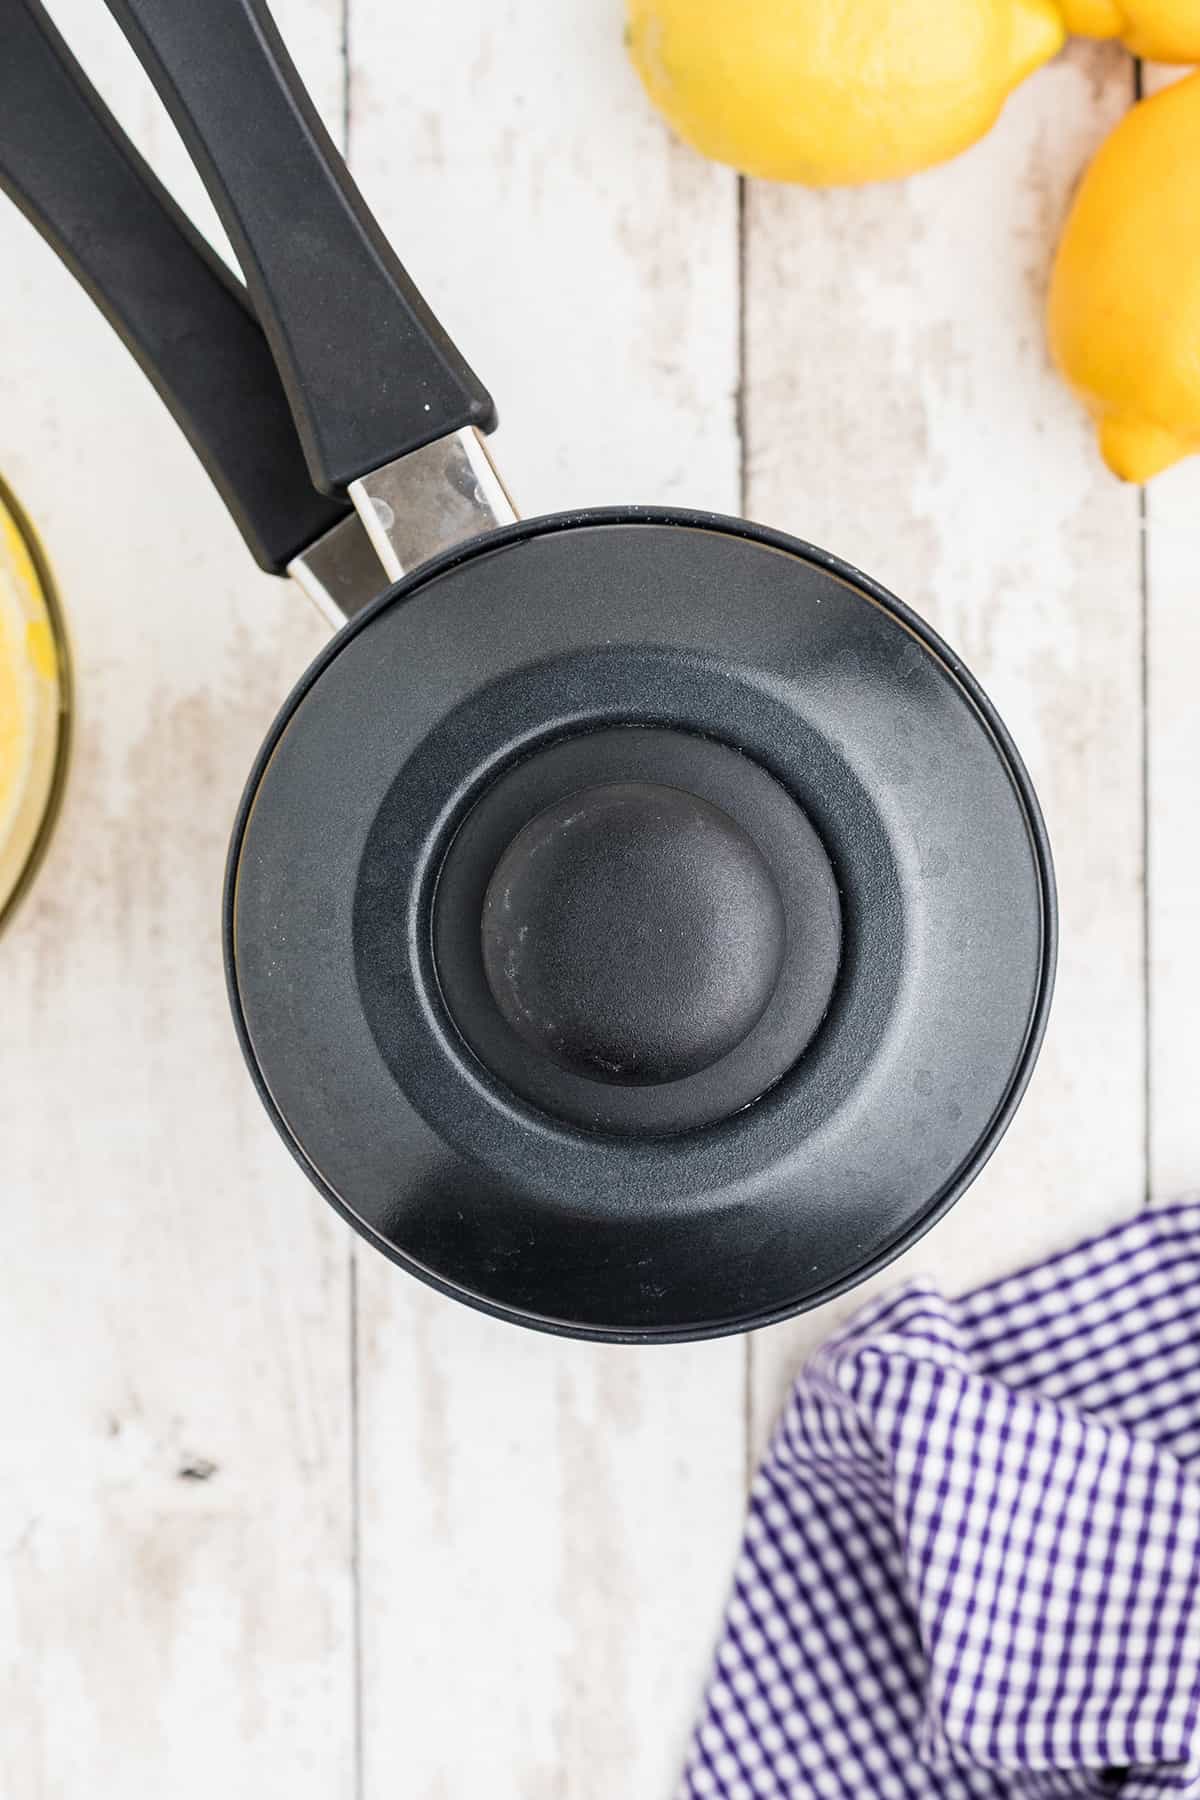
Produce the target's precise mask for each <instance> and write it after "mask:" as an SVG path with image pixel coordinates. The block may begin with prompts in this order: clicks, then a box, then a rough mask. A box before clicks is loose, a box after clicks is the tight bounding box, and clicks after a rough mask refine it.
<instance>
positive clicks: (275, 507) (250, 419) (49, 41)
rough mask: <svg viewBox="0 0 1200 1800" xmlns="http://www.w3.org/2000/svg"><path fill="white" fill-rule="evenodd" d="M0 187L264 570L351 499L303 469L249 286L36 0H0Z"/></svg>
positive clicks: (308, 539)
mask: <svg viewBox="0 0 1200 1800" xmlns="http://www.w3.org/2000/svg"><path fill="white" fill-rule="evenodd" d="M0 189H3V190H4V191H6V192H7V193H8V194H9V195H11V197H12V198H13V199H14V200H15V201H16V203H17V205H18V206H19V207H20V208H21V210H22V211H23V212H24V213H25V214H26V216H27V217H28V218H29V219H30V220H31V221H32V223H33V224H34V225H35V226H36V227H37V229H38V230H39V231H40V232H41V234H42V236H43V237H44V238H45V239H46V240H47V241H48V242H49V243H50V245H51V246H52V247H53V249H54V250H55V251H56V252H57V253H58V255H59V256H60V257H61V258H62V260H63V262H64V263H66V265H67V267H68V268H69V269H70V270H71V271H72V273H73V274H74V275H75V276H76V278H77V279H78V281H79V282H80V283H81V284H82V286H83V287H84V288H85V289H86V290H87V292H88V293H89V294H90V295H91V297H92V299H93V300H94V301H95V302H96V304H97V306H99V308H100V309H101V311H102V312H103V313H104V315H105V316H106V318H107V319H108V320H109V322H110V323H111V324H112V325H113V326H114V327H115V329H116V330H117V332H118V333H119V334H120V336H121V338H122V339H123V340H124V342H125V344H126V345H127V346H128V348H129V349H130V350H131V351H132V353H133V355H134V356H135V357H136V358H137V360H138V362H139V364H140V365H141V367H142V369H143V370H144V371H145V373H146V374H147V375H148V376H149V377H150V380H151V381H152V382H153V383H154V386H155V387H156V388H157V390H158V392H159V393H160V394H161V396H162V398H163V399H164V400H165V402H166V404H167V406H168V407H169V409H170V411H171V414H172V416H173V417H174V419H175V420H176V422H177V423H178V424H179V425H180V426H181V427H182V429H183V431H184V432H185V434H186V436H187V438H188V441H189V442H190V443H191V445H192V447H193V449H194V450H195V451H196V453H197V455H198V456H199V457H200V460H201V462H202V463H203V464H204V467H205V468H206V469H207V471H208V473H209V475H210V476H211V477H212V480H213V482H214V483H215V485H216V487H217V490H218V492H219V493H220V495H221V498H222V499H223V500H224V502H225V504H226V506H227V507H228V508H229V511H230V512H231V513H232V514H233V517H234V520H235V521H236V523H237V525H238V527H239V529H240V531H241V533H242V536H243V537H244V538H245V540H246V543H247V544H248V545H249V547H250V550H251V552H252V553H253V555H254V557H255V559H256V561H257V562H258V563H259V564H260V565H261V566H262V567H263V568H264V569H270V570H271V571H272V572H274V573H277V574H278V573H282V571H283V570H284V569H285V568H286V566H287V564H288V563H289V562H290V561H291V559H292V558H293V557H294V556H297V555H299V554H300V552H301V551H303V550H306V549H308V547H309V546H310V545H311V544H312V543H313V541H314V539H316V538H318V537H319V536H321V534H322V533H323V532H325V531H327V530H329V528H330V527H331V526H332V525H335V524H336V523H337V522H338V520H339V519H340V518H342V517H343V515H344V514H345V513H346V512H347V511H348V507H347V504H346V503H345V501H342V502H340V503H339V502H338V501H336V500H332V499H330V498H329V497H328V496H327V495H324V494H320V493H318V492H317V490H316V489H315V488H314V487H313V484H312V482H311V480H310V479H309V475H308V470H307V468H306V466H305V461H304V458H303V456H302V455H301V452H300V445H299V442H298V440H297V437H296V431H295V427H294V425H293V423H292V419H291V414H290V412H289V409H288V403H287V400H286V397H285V395H284V392H283V388H282V386H281V384H280V381H279V375H278V373H277V371H276V368H275V364H274V362H273V361H272V358H271V353H270V351H269V349H268V347H267V342H266V339H265V338H264V337H263V334H262V332H261V330H260V329H259V326H258V322H257V320H256V319H255V318H254V316H253V314H252V313H251V311H250V308H249V306H248V304H247V301H246V296H245V293H244V291H243V290H242V288H241V287H239V286H238V284H237V283H236V282H235V281H234V280H233V279H232V277H231V276H230V275H229V274H228V273H227V271H226V270H225V268H224V267H223V265H222V264H221V263H220V262H219V261H218V259H217V258H216V256H215V255H214V254H213V252H212V251H211V250H210V249H209V247H208V245H207V244H206V243H205V242H204V240H203V239H202V238H201V237H200V236H199V234H198V233H197V232H196V231H194V230H193V228H192V226H191V225H190V224H189V222H188V221H187V219H186V218H184V216H183V214H182V213H181V212H180V210H179V208H178V207H177V206H176V205H175V203H174V201H173V200H172V199H171V198H170V196H169V195H168V194H167V193H166V192H165V190H164V189H163V188H162V187H161V186H160V184H159V183H158V182H157V181H156V180H155V178H154V176H153V175H152V174H151V172H150V170H149V169H148V168H147V166H146V164H145V163H144V162H143V161H142V159H141V157H140V156H139V155H138V153H137V151H136V150H135V149H134V148H133V145H132V144H131V143H130V142H129V140H128V139H127V138H126V136H125V134H124V133H123V132H122V130H121V128H120V126H119V125H118V124H117V122H116V120H115V119H114V118H113V117H112V115H111V114H110V113H109V111H108V109H107V108H106V107H105V105H104V103H103V101H102V100H101V99H100V97H99V95H98V94H97V93H96V91H95V89H94V88H93V87H92V85H91V83H90V82H89V81H88V80H87V77H86V76H85V75H84V74H83V71H82V70H81V69H80V67H79V65H78V64H77V63H76V61H75V59H74V57H73V56H72V55H71V53H70V51H69V50H68V49H67V47H66V45H65V44H64V43H63V41H62V39H61V37H60V36H59V34H58V32H57V31H56V30H55V28H54V26H53V25H52V24H51V22H50V20H49V18H48V17H47V16H46V13H45V11H44V9H43V8H42V7H41V5H40V4H38V0H0Z"/></svg>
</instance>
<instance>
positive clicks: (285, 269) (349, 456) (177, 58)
mask: <svg viewBox="0 0 1200 1800" xmlns="http://www.w3.org/2000/svg"><path fill="white" fill-rule="evenodd" d="M108 6H109V10H110V11H111V12H112V14H113V16H114V17H115V18H116V20H117V22H118V23H119V25H120V26H121V28H122V30H123V31H124V32H125V35H126V36H127V37H128V39H129V41H130V43H131V44H132V45H133V48H134V49H135V51H136V52H137V54H138V56H139V58H140V60H141V62H142V65H143V67H144V68H145V69H146V71H147V73H148V74H149V76H150V78H151V80H152V81H153V82H154V85H155V87H156V88H157V89H158V92H159V94H160V96H161V97H162V100H163V102H164V104H165V105H166V107H167V110H168V111H169V112H170V114H171V117H172V119H173V120H174V122H175V124H176V126H177V127H178V129H179V132H180V135H181V136H182V137H183V140H184V142H185V144H186V145H187V147H188V150H189V152H190V153H191V156H192V159H193V161H194V162H195V163H196V166H197V168H198V169H199V171H200V174H201V176H202V178H203V180H204V182H205V185H206V186H207V188H208V190H209V193H210V194H211V196H212V199H213V202H214V204H215V206H216V208H217V211H218V213H219V214H220V217H221V221H222V223H223V224H224V226H225V229H226V231H227V232H228V233H229V238H230V242H231V243H232V245H233V248H234V252H235V254H236V256H237V258H238V260H239V262H240V263H241V266H242V272H243V274H244V275H245V277H246V285H247V288H248V289H249V291H250V297H251V299H252V300H253V302H254V306H255V309H256V311H257V312H258V316H259V319H260V320H261V322H262V325H263V329H264V330H265V332H266V334H267V337H268V340H269V341H270V344H271V348H272V350H273V351H274V354H275V360H276V362H277V364H278V366H279V371H280V374H281V375H282V377H283V383H284V386H285V388H286V390H287V394H288V399H289V402H290V404H291V408H292V414H293V417H294V418H295V421H296V426H297V429H298V431H299V433H300V438H301V442H302V443H303V445H304V453H305V456H306V458H307V460H308V466H309V470H310V472H311V475H312V478H313V481H314V482H315V483H316V485H317V486H318V487H319V488H321V489H323V490H324V491H325V492H326V493H333V492H337V491H339V490H342V489H344V488H345V487H346V486H347V485H348V484H349V483H350V482H351V481H353V480H354V479H355V478H356V477H357V476H359V475H365V474H366V473H368V471H370V470H371V469H375V468H379V467H380V466H381V465H382V464H384V463H387V462H391V461H393V460H394V459H395V458H396V457H398V456H403V455H405V454H407V453H408V452H409V451H410V450H416V449H419V448H420V447H421V446H422V445H423V444H428V443H431V442H432V441H433V440H434V439H435V438H438V437H444V436H446V435H447V434H448V433H449V432H451V431H455V430H458V429H459V428H460V427H462V426H465V425H476V426H479V427H480V428H481V429H483V430H490V429H491V427H492V426H493V424H494V423H495V409H494V407H493V404H492V400H491V397H490V395H489V394H488V392H487V390H486V389H485V388H484V387H483V385H482V384H481V382H480V381H479V380H478V378H477V377H476V376H475V375H474V374H473V373H472V371H471V370H470V369H469V368H468V366H467V364H466V363H465V362H464V360H463V358H462V356H461V355H460V354H459V352H458V350H457V349H456V348H455V346H454V345H453V343H451V341H450V339H449V338H448V337H447V335H446V333H445V332H444V331H443V330H442V328H441V326H440V325H439V324H438V322H437V320H436V319H435V318H434V316H433V314H432V313H431V312H430V310H429V308H428V307H427V306H426V305H425V302H424V301H423V300H422V299H421V296H420V294H419V293H418V292H417V290H416V288H415V287H414V286H413V284H412V282H411V281H410V280H409V277H408V275H407V274H406V273H405V271H404V269H403V268H402V267H401V264H400V262H399V261H398V259H397V258H396V255H395V253H394V252H393V250H392V249H391V246H390V245H389V244H388V241H387V239H386V238H385V237H384V235H383V233H382V231H381V230H380V229H379V226H378V225H377V224H376V222H375V219H374V218H373V216H372V215H371V213H370V211H369V210H368V208H367V206H366V203H365V202H364V200H363V198H362V196H361V194H360V193H359V192H358V189H357V188H356V187H355V185H354V183H353V181H352V180H351V178H350V174H349V171H348V170H347V169H346V166H345V164H344V163H343V161H342V159H341V157H340V156H339V154H338V152H337V149H336V148H335V146H334V144H333V142H332V140H331V139H330V137H329V134H328V132H327V131H326V130H325V128H324V126H323V125H322V123H321V121H320V118H319V117H318V115H317V111H316V108H315V107H314V106H313V104H312V101H311V100H310V98H309V96H308V93H307V92H306V90H305V88H304V85H303V83H302V82H301V80H300V77H299V75H298V74H297V72H296V69H295V66H294V64H293V63H292V60H291V58H290V56H289V55H288V53H287V50H286V48H285V47H284V44H283V41H282V39H281V38H280V35H279V32H278V31H277V29H276V27H275V23H274V20H273V19H272V18H271V15H270V13H269V12H268V10H267V7H266V5H265V4H264V0H186V3H184V0H108Z"/></svg>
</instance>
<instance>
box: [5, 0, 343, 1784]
mask: <svg viewBox="0 0 1200 1800" xmlns="http://www.w3.org/2000/svg"><path fill="white" fill-rule="evenodd" d="M55 10H56V13H57V16H58V18H59V21H60V23H61V25H62V26H63V27H64V29H65V31H66V32H67V34H68V36H69V37H70V39H71V41H72V42H73V43H74V44H75V45H76V46H77V48H78V51H79V54H80V56H81V58H84V59H85V60H86V62H87V64H88V66H89V67H90V68H91V69H93V70H94V71H95V72H96V74H97V77H98V78H100V79H101V81H102V85H103V87H104V88H105V91H106V92H107V93H108V95H109V96H110V98H111V99H112V100H113V102H114V104H116V105H118V106H119V108H120V111H121V114H122V116H123V118H124V119H126V120H127V121H128V122H129V124H130V126H131V128H132V129H133V130H134V131H135V132H136V135H137V137H138V139H139V141H140V143H141V144H142V146H143V147H144V148H145V149H146V150H147V152H148V153H149V155H150V157H151V159H152V160H153V161H154V162H155V163H156V164H158V165H159V166H160V167H161V168H162V169H163V170H164V172H165V173H167V174H168V175H169V176H171V177H174V176H175V174H176V172H177V171H178V170H179V168H180V167H181V163H182V158H181V156H180V154H179V152H178V146H177V145H176V144H175V142H174V140H173V138H172V137H171V135H170V133H169V129H168V127H167V126H166V123H165V120H164V119H163V117H162V115H161V113H160V112H159V110H158V108H157V105H156V104H155V103H153V101H152V100H151V98H150V96H149V95H148V94H147V92H146V90H145V88H144V86H143V84H142V83H141V81H140V80H139V78H138V73H137V71H136V69H135V68H134V67H133V64H132V59H131V58H130V57H129V56H128V53H127V52H126V51H125V49H124V46H123V44H121V43H120V42H119V41H118V40H117V38H116V34H115V32H114V31H113V30H112V29H111V27H109V28H108V29H105V27H106V26H107V20H106V17H105V16H104V15H103V11H102V9H101V8H100V7H96V6H92V5H89V4H84V0H70V3H69V4H68V3H66V0H64V3H63V4H60V5H59V6H57V7H56V9H55ZM280 13H281V17H282V20H283V23H284V25H285V27H286V28H287V29H288V30H289V32H290V34H291V37H292V40H293V42H294V44H295V45H296V48H297V51H298V54H299V57H300V60H301V62H302V63H303V64H304V65H305V67H306V69H307V71H308V73H309V74H310V76H311V77H312V78H313V79H314V81H315V84H316V87H317V92H318V95H319V96H320V98H321V101H322V103H323V104H325V105H326V106H327V107H329V106H332V107H333V109H334V112H335V113H336V110H337V108H338V106H339V104H340V75H339V69H340V64H339V58H338V42H339V37H340V22H339V15H338V11H337V7H336V5H328V6H327V5H324V4H317V3H315V0H285V3H284V4H282V5H281V7H280ZM183 191H184V192H185V193H186V195H187V197H188V199H189V200H193V199H194V197H195V192H196V190H195V186H194V184H192V183H188V182H185V183H184V184H183ZM0 269H2V270H3V279H2V280H0V344H2V345H3V352H2V353H0V464H2V466H3V468H4V472H5V475H6V476H7V477H8V478H9V480H10V481H11V482H12V484H13V485H14V487H15V488H16V490H17V491H18V492H19V494H20V495H21V498H22V500H23V502H24V503H25V505H26V506H27V508H28V510H29V511H30V513H31V514H32V515H33V516H34V517H35V518H36V520H37V522H38V524H39V526H40V528H41V530H42V532H43V535H44V537H45V541H46V544H47V547H48V550H49V552H50V555H51V558H52V560H53V563H54V565H55V568H56V570H57V574H58V578H59V582H60V585H61V589H62V594H63V598H64V601H65V605H66V609H67V613H68V617H69V621H70V625H71V628H72V632H73V639H74V650H75V662H76V676H77V682H78V698H79V711H78V722H77V733H76V743H75V755H74V763H73V768H72V771H71V778H70V785H69V790H68V795H67V803H66V808H65V812H64V815H63V818H62V821H61V824H60V827H59V830H58V833H57V837H56V840H55V843H54V845H53V848H52V851H51V854H50V858H49V861H48V863H47V865H46V867H45V868H44V869H43V871H42V874H41V878H40V879H39V881H38V883H37V885H36V887H35V889H34V891H33V893H32V895H31V896H30V899H29V901H28V903H27V905H26V906H25V907H24V909H23V910H22V911H21V912H20V913H19V914H18V916H17V919H16V920H15V922H14V924H13V926H12V929H11V932H6V933H5V936H4V939H3V943H2V945H0V964H2V975H0V980H2V991H3V999H2V1001H0V1143H2V1145H3V1150H2V1152H0V1168H2V1171H3V1174H2V1180H0V1188H2V1191H3V1197H4V1202H5V1206H4V1216H5V1258H4V1272H3V1280H2V1287H0V1342H2V1345H3V1355H2V1357H0V1419H2V1420H3V1431H2V1432H0V1546H2V1548H3V1560H2V1562H0V1720H2V1722H3V1723H2V1724H0V1794H2V1795H3V1796H4V1797H5V1800H63V1797H64V1796H66V1797H68V1800H75V1797H80V1800H81V1797H82V1796H84V1795H87V1794H91V1793H95V1792H96V1791H97V1789H98V1788H99V1789H105V1788H108V1787H115V1788H116V1789H118V1790H119V1791H120V1792H121V1794H122V1795H124V1796H128V1797H129V1800H160V1797H161V1796H163V1795H167V1794H169V1795H171V1796H172V1800H200V1796H211V1795H213V1794H218V1793H219V1794H222V1795H229V1796H235V1797H237V1800H243V1797H244V1800H252V1797H257V1796H261V1795H263V1794H266V1793H287V1794H289V1795H292V1796H296V1797H297V1800H336V1797H338V1796H345V1797H346V1800H349V1796H350V1795H351V1793H352V1791H353V1790H352V1779H353V1761H352V1731H353V1705H352V1700H353V1696H352V1690H351V1677H352V1666H351V1659H350V1632H351V1604H350V1600H351V1594H350V1554H349V1552H350V1505H349V1492H350V1461H349V1442H348V1434H347V1405H346V1396H347V1384H348V1374H347V1371H348V1349H349V1337H348V1320H347V1281H346V1244H345V1234H344V1231H343V1229H342V1227H341V1226H340V1225H339V1224H338V1223H337V1222H336V1221H335V1219H334V1218H333V1216H332V1215H331V1214H330V1213H329V1211H328V1209H327V1208H326V1207H325V1206H324V1205H323V1203H322V1202H321V1201H320V1200H319V1199H318V1198H317V1196H316V1195H315V1194H314V1193H313V1192H312V1191H311V1189H310V1188H309V1187H308V1185H307V1183H306V1182H305V1181H304V1179H303V1178H302V1176H301V1175H300V1174H299V1172H298V1171H296V1170H295V1169H294V1168H293V1167H292V1166H291V1164H290V1162H289V1160H288V1158H287V1157H286V1155H285V1154H284V1153H283V1151H282V1149H281V1147H280V1145H279V1144H278V1142H277V1141H276V1139H275V1137H274V1134H273V1132H272V1131H271V1128H270V1126H269V1124H268V1123H267V1121H266V1118H265V1117H264V1115H263V1113H262V1109H261V1107H260V1106H259V1103H258V1101H257V1099H256V1097H255V1095H254V1093H253V1090H252V1089H251V1087H250V1085H249V1083H248V1082H247V1080H246V1077H245V1073H244V1070H243V1069H242V1067H241V1059H240V1056H239V1054H238V1050H237V1046H236V1043H235V1041H234V1038H233V1035H232V1032H231V1030H230V1026H229V1020H228V1011H227V1006H226V1001H225V995H224V991H223V981H222V972H221V956H220V943H219V907H220V889H221V873H222V864H223V859H224V854H225V842H226V836H227V833H228V828H229V822H230V819H231V816H232V811H233V808H234V805H235V803H236V800H237V796H238V793H239V790H240V787H241V784H242V781H243V779H244V777H245V773H246V770H247V767H248V764H249V761H250V758H251V755H252V753H253V750H254V747H255V745H256V743H257V741H258V739H259V737H260V735H261V733H262V731H263V730H264V728H265V726H266V724H267V722H268V720H269V719H270V717H271V715H272V713H273V712H274V710H275V708H276V706H277V705H278V702H279V700H280V698H281V696H282V695H283V693H284V692H285V690H286V688H287V686H288V684H289V682H290V681H291V680H292V678H293V677H294V676H295V675H296V674H298V673H299V671H300V669H301V668H302V667H303V665H304V663H305V662H306V661H307V659H308V656H309V655H310V654H311V652H312V650H313V649H314V648H315V647H316V644H317V643H318V642H319V640H320V637H321V635H322V633H321V631H320V628H319V627H318V626H317V625H316V624H315V622H313V621H312V620H310V618H309V616H308V613H307V610H306V608H305V607H304V605H303V603H302V602H301V600H300V598H299V596H298V595H297V594H296V593H295V592H294V591H292V590H291V589H290V587H288V586H286V585H285V584H283V583H276V582H272V581H270V580H269V579H267V578H265V577H261V576H259V575H257V574H256V572H255V571H254V569H253V568H252V567H251V566H250V565H249V563H248V561H247V559H246V555H245V551H244V549H243V547H242V544H241V542H240V540H239V538H238V537H237V534H236V532H235V531H234V529H233V527H232V525H231V524H230V523H229V522H228V520H227V519H226V518H225V516H224V514H223V512H222V509H221V507H220V505H219V503H218V502H217V500H216V498H215V495H213V494H212V493H211V491H210V490H209V488H208V485H207V482H206V480H205V477H204V476H203V474H202V473H201V471H200V469H199V467H198V465H197V464H196V463H195V462H194V461H193V459H192V457H191V453H190V452H189V451H188V449H187V448H186V446H185V445H184V444H183V442H182V441H181V440H180V439H179V437H178V435H177V433H176V431H175V428H174V427H173V426H172V425H171V423H170V420H169V419H168V417H167V414H166V412H165V411H164V410H163V408H162V407H161V406H160V404H159V402H158V400H157V399H156V398H155V397H154V395H153V394H152V393H151V392H150V389H149V387H148V386H147V384H146V383H145V381H144V380H143V378H142V377H141V376H140V375H139V373H138V371H137V370H136V368H135V366H134V364H133V362H132V361H131V359H130V358H129V357H128V356H127V355H126V353H125V351H124V350H122V349H121V347H120V346H119V344H118V343H117V342H116V340H115V339H114V338H113V337H112V336H111V334H110V333H109V331H108V328H107V327H106V326H105V325H104V324H103V322H102V321H101V319H100V317H99V315H98V314H96V313H94V312H93V310H92V308H91V306H90V304H89V303H88V302H87V301H86V300H85V299H84V298H83V296H82V294H80V293H79V292H78V291H77V290H76V289H75V287H74V285H73V283H72V282H71V280H70V278H69V277H68V276H67V275H66V274H65V272H64V271H63V270H62V269H60V268H59V266H58V264H57V263H56V262H55V261H54V259H53V257H52V256H51V255H50V253H49V252H48V251H47V250H46V249H45V248H44V246H43V245H42V244H41V243H40V241H39V240H38V239H37V238H36V237H35V236H34V234H33V232H32V231H31V230H30V229H29V227H28V226H27V225H26V224H25V222H24V221H23V220H22V219H20V218H19V216H18V215H17V214H16V212H15V211H14V210H13V209H12V208H10V207H9V206H8V205H7V204H5V205H4V206H3V207H0Z"/></svg>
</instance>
